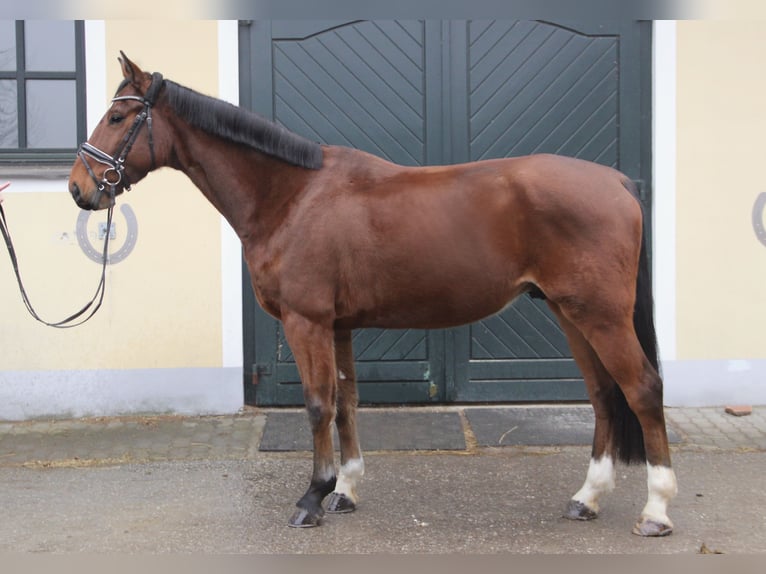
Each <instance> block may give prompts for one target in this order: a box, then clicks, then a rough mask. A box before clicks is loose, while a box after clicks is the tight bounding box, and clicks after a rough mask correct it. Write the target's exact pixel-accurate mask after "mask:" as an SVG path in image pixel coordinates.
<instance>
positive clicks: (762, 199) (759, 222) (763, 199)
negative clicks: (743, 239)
mask: <svg viewBox="0 0 766 574" xmlns="http://www.w3.org/2000/svg"><path fill="white" fill-rule="evenodd" d="M764 209H766V192H764V193H761V194H760V195H759V196H758V197H757V198H756V200H755V205H753V230H754V231H755V236H756V237H757V238H758V241H760V242H761V243H762V244H763V245H764V246H766V229H764V226H763V215H764Z"/></svg>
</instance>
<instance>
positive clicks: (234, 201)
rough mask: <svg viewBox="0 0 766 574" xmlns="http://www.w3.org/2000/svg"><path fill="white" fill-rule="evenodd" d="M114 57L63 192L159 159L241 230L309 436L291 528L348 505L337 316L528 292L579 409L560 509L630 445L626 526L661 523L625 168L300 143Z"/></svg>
mask: <svg viewBox="0 0 766 574" xmlns="http://www.w3.org/2000/svg"><path fill="white" fill-rule="evenodd" d="M120 54H121V57H120V58H119V62H120V64H121V66H122V73H123V77H124V79H123V81H122V82H121V84H120V86H119V87H118V89H117V91H116V93H115V97H114V98H113V100H112V103H111V106H110V107H109V109H108V110H107V112H106V114H105V115H104V117H103V118H102V119H101V121H100V123H99V124H98V125H97V127H96V128H95V129H94V131H93V133H92V135H91V136H90V139H89V140H88V141H87V142H85V143H83V144H82V145H81V147H80V148H79V150H78V158H77V159H76V160H75V163H74V165H73V167H72V171H71V175H70V178H69V191H70V193H71V194H72V196H73V198H74V200H75V201H76V203H77V205H78V206H80V207H81V208H83V209H89V210H97V209H105V208H110V207H111V206H113V205H114V202H115V198H116V196H118V195H119V194H121V193H122V192H123V191H124V190H127V189H129V188H130V185H131V184H133V183H137V182H139V181H141V179H143V178H144V177H145V176H146V175H147V173H149V172H150V171H152V170H155V169H158V168H160V167H170V168H173V169H177V170H180V171H182V172H183V173H185V174H186V175H187V176H188V177H189V178H190V179H191V181H192V182H193V183H194V184H195V185H196V186H197V187H198V188H199V189H200V191H201V192H202V193H203V194H204V195H205V197H206V198H207V199H208V200H209V201H210V203H212V204H213V206H214V207H215V208H216V209H217V210H218V211H219V212H220V213H221V214H222V215H223V216H224V217H225V218H226V220H227V221H228V222H229V224H230V225H231V226H232V228H233V229H234V230H235V232H236V233H237V235H238V236H239V238H240V240H241V241H242V248H243V255H244V258H245V261H246V263H247V266H248V269H249V272H250V276H251V280H252V285H253V289H254V291H255V296H256V298H257V300H258V303H259V304H260V305H261V306H262V307H263V309H264V310H265V311H267V312H268V313H269V314H271V315H273V316H274V317H276V318H277V319H279V320H280V321H282V324H283V326H284V332H285V335H286V337H287V341H288V343H289V345H290V348H291V349H292V351H293V353H294V356H295V360H296V363H297V365H298V370H299V373H300V378H301V382H302V388H303V395H304V399H305V407H306V410H307V413H308V418H309V421H310V426H311V432H312V435H313V472H312V475H311V480H310V483H309V486H308V489H307V490H306V492H305V494H304V495H303V496H302V497H301V498H300V500H298V502H297V504H296V506H297V509H296V510H295V512H294V514H293V515H292V516H291V517H290V519H289V522H288V524H289V525H290V526H294V527H309V526H316V525H318V524H320V521H321V519H322V517H323V515H324V513H325V509H324V508H323V506H322V503H323V500H324V499H325V498H328V500H327V503H326V511H327V512H331V513H344V512H351V511H353V510H355V509H356V506H357V503H358V495H357V486H358V483H359V480H360V479H361V477H362V475H363V474H364V459H363V456H362V451H361V449H360V446H359V440H358V437H357V421H356V410H357V403H358V395H357V389H356V376H355V371H354V358H353V352H352V348H351V332H352V330H353V329H357V328H362V327H379V328H389V329H399V328H418V329H434V328H445V327H454V326H458V325H463V324H467V323H470V322H474V321H477V320H479V319H482V318H484V317H487V316H489V315H492V314H493V313H497V312H499V311H501V310H502V309H503V308H504V307H506V306H507V305H508V304H510V303H511V301H513V300H514V298H516V297H517V296H520V295H522V294H532V295H535V296H538V297H543V298H544V299H545V300H546V301H547V305H548V306H549V307H550V309H551V310H552V312H553V313H554V314H555V316H556V317H557V318H558V320H559V322H560V324H561V326H562V329H563V331H564V333H565V334H566V336H567V339H568V341H569V345H570V348H571V350H572V353H573V355H574V358H575V360H576V362H577V365H578V366H579V368H580V370H581V372H582V375H583V378H584V380H585V383H586V387H587V390H588V395H589V398H590V401H591V404H592V406H593V409H594V412H595V430H594V437H593V447H592V451H591V459H590V465H589V467H588V471H587V474H586V477H585V482H584V484H583V486H582V488H581V489H580V490H578V491H577V492H576V493H575V494H574V495H573V497H572V498H571V500H570V501H569V504H568V506H567V508H566V511H565V516H566V517H568V518H571V519H575V520H590V519H593V518H596V516H597V514H598V511H599V498H600V497H601V496H602V495H603V494H604V493H606V492H608V491H610V490H611V489H612V488H613V487H614V483H615V466H614V465H615V462H616V461H618V460H621V461H623V462H626V463H630V462H640V463H644V462H645V463H646V467H647V484H648V499H647V502H646V505H645V507H644V508H643V511H642V512H641V514H640V516H639V519H638V521H637V523H636V525H635V527H634V528H633V532H634V533H636V534H639V535H643V536H663V535H666V534H669V533H670V532H672V529H673V524H672V522H671V521H670V519H669V518H668V515H667V506H668V503H669V501H670V500H671V499H672V498H673V496H675V494H676V491H677V486H676V478H675V473H674V471H673V470H672V468H671V461H670V452H669V448H668V439H667V433H666V427H665V419H664V412H663V402H662V380H661V378H660V375H659V372H658V371H659V367H658V360H657V344H656V338H655V333H654V323H653V317H652V314H653V303H652V296H651V286H650V283H649V276H648V265H647V255H646V239H645V235H644V233H643V226H644V223H643V213H642V207H641V203H640V201H639V198H638V197H637V193H636V188H635V186H634V185H633V183H632V182H631V181H630V179H628V178H627V177H626V176H625V175H623V174H622V173H620V172H618V171H616V170H614V169H612V168H609V167H605V166H602V165H599V164H595V163H590V162H586V161H582V160H578V159H573V158H567V157H561V156H555V155H532V156H526V157H518V158H509V159H494V160H486V161H477V162H473V163H465V164H460V165H449V166H429V167H403V166H400V165H395V164H393V163H390V162H388V161H385V160H383V159H381V158H378V157H375V156H373V155H370V154H368V153H365V152H362V151H360V150H356V149H351V148H347V147H340V146H330V145H320V144H318V143H315V142H311V141H309V140H307V139H305V138H303V137H301V136H299V135H297V134H294V133H292V132H290V131H288V130H286V129H285V128H283V127H281V126H278V125H277V124H275V123H273V122H270V121H268V120H266V119H264V118H262V117H261V116H259V115H257V114H254V113H252V112H249V111H246V110H244V109H242V108H239V107H237V106H234V105H232V104H229V103H226V102H223V101H221V100H217V99H215V98H212V97H209V96H206V95H203V94H200V93H198V92H196V91H193V90H191V89H189V88H186V87H184V86H181V85H179V84H177V83H174V82H172V81H170V80H167V79H164V78H163V77H162V75H161V74H159V73H153V74H150V73H146V72H144V71H142V70H141V69H140V68H139V67H138V66H137V65H136V64H135V63H134V62H132V61H130V60H129V59H128V58H127V57H126V56H125V54H124V53H122V52H121V53H120ZM104 150H106V151H104ZM333 422H334V423H335V425H336V427H337V430H338V436H339V439H340V468H339V471H338V472H337V473H336V469H335V464H334V449H333V439H332V428H331V427H332V424H333Z"/></svg>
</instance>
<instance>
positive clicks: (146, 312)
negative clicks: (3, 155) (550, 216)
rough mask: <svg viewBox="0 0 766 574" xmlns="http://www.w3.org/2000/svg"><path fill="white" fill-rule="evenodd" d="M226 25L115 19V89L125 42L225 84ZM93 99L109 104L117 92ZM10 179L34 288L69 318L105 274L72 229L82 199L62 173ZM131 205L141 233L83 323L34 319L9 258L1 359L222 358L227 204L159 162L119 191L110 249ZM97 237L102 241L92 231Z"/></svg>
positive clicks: (41, 302) (25, 362)
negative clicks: (57, 326)
mask: <svg viewBox="0 0 766 574" xmlns="http://www.w3.org/2000/svg"><path fill="white" fill-rule="evenodd" d="M217 32H218V27H217V22H215V21H187V22H182V23H177V24H176V25H174V26H167V25H166V24H165V23H163V22H153V21H124V20H123V21H113V22H106V23H105V38H106V53H107V57H106V71H105V76H106V80H107V81H106V83H107V86H106V93H107V94H108V95H109V96H111V94H112V93H113V92H114V89H115V88H116V87H117V85H118V84H119V81H120V80H121V73H120V66H119V64H118V62H117V56H118V55H119V50H124V51H125V53H126V54H128V56H129V57H130V58H131V59H132V60H133V61H134V62H136V63H137V64H139V65H140V66H143V67H145V69H146V70H147V71H160V72H162V73H163V75H164V76H165V77H168V78H171V79H173V80H175V81H177V82H179V83H182V84H186V85H189V86H190V87H194V88H195V89H198V90H199V91H202V92H206V93H209V94H211V95H216V92H217V87H218V51H217V47H218V35H217ZM94 105H95V106H98V107H100V108H101V110H102V112H103V111H106V108H107V105H108V101H104V102H89V106H94ZM35 186H39V189H40V191H39V192H36V188H35ZM12 187H13V188H15V190H19V189H20V188H22V187H23V188H24V193H7V194H6V202H5V204H4V206H5V210H6V214H7V217H8V219H9V225H10V227H11V231H12V233H13V236H14V241H15V243H16V246H17V250H18V254H19V258H20V262H21V266H22V273H23V277H24V280H25V282H26V284H27V288H28V292H29V295H30V297H31V299H32V301H33V304H34V305H35V306H36V307H38V311H39V313H40V314H41V315H42V316H43V317H44V318H46V319H49V320H58V319H61V318H63V317H65V316H67V315H68V314H70V313H72V312H74V311H75V310H76V309H78V308H79V307H80V306H82V305H83V304H84V303H85V302H86V301H87V300H88V299H89V298H90V296H91V295H92V293H93V292H94V291H95V288H96V284H97V281H98V277H99V266H98V265H97V264H96V263H94V262H93V261H91V260H89V259H88V258H87V257H86V256H85V255H84V254H83V252H82V250H81V249H80V247H79V245H78V243H77V241H76V239H75V227H76V221H77V217H78V215H79V214H80V210H79V209H78V208H77V207H76V206H75V204H74V202H73V201H72V199H71V198H70V197H69V194H68V193H67V191H66V181H65V180H60V181H51V182H39V181H37V182H35V181H32V182H28V183H26V184H25V183H24V182H14V184H13V186H12ZM59 188H60V191H59ZM122 205H128V206H130V208H131V209H132V210H133V212H134V214H135V216H136V218H137V222H138V240H137V244H136V246H135V249H134V250H133V252H132V253H131V254H130V255H129V256H128V257H127V258H126V259H125V260H124V261H122V262H120V263H117V264H115V265H112V266H110V267H109V268H108V275H107V291H106V297H105V299H104V304H103V307H102V309H101V310H100V311H99V312H98V313H97V315H96V316H95V317H94V318H93V319H92V320H91V322H89V323H88V324H86V325H83V326H81V327H78V328H75V329H69V330H64V331H58V330H54V329H50V328H48V327H45V326H42V325H40V324H38V323H36V322H34V321H33V319H32V318H31V317H29V316H28V315H27V314H26V311H25V309H24V308H23V306H22V304H21V301H20V297H19V296H18V295H17V288H16V285H15V282H14V279H13V276H12V274H11V272H10V265H6V264H5V263H4V264H3V268H5V270H4V271H3V272H1V273H0V292H2V293H3V299H4V305H3V320H2V322H0V348H2V349H3V353H0V371H4V370H9V371H13V370H17V371H18V370H30V371H31V370H59V369H60V370H83V369H85V370H88V369H151V368H189V367H219V366H221V361H222V345H221V337H222V332H221V331H222V326H221V325H222V319H221V296H222V290H221V219H220V216H219V215H218V213H217V212H216V211H215V210H214V209H213V208H212V206H211V205H210V204H209V203H207V201H206V200H205V199H204V197H203V196H202V195H201V194H200V193H199V191H198V190H197V189H196V188H195V187H194V186H193V185H191V183H190V182H189V181H188V180H187V179H186V177H185V176H183V175H182V174H180V173H177V172H173V171H171V170H160V171H158V172H155V173H153V174H150V175H149V176H148V177H147V178H146V179H145V180H144V181H142V182H140V183H139V184H138V185H136V186H134V188H133V191H131V192H129V193H127V194H125V195H124V196H122V197H121V198H120V199H118V209H117V210H115V223H116V233H117V237H116V239H115V241H114V248H113V251H114V250H117V249H119V248H120V247H121V245H122V244H123V243H124V239H125V232H126V221H125V219H124V217H123V216H122V215H121V213H120V212H119V207H120V206H122ZM105 219H106V216H105V212H98V213H94V214H92V215H91V217H90V219H89V224H88V229H89V232H90V234H91V235H95V233H96V228H97V225H98V222H100V221H105ZM92 244H93V245H94V247H97V248H99V249H100V245H101V244H100V242H99V241H97V240H96V239H95V238H93V240H92Z"/></svg>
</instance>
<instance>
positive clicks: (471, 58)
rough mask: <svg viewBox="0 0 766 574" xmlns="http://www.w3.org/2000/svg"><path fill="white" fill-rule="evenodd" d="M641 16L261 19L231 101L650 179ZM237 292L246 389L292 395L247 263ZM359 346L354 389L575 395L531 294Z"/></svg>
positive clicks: (359, 141)
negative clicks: (461, 323)
mask: <svg viewBox="0 0 766 574" xmlns="http://www.w3.org/2000/svg"><path fill="white" fill-rule="evenodd" d="M649 30H650V28H649V27H648V26H646V25H641V24H638V23H630V22H629V23H624V24H613V25H610V26H609V27H606V26H578V25H577V24H567V25H562V24H554V23H547V22H530V21H470V22H466V21H450V22H447V21H425V22H423V21H385V22H377V21H376V22H315V21H305V22H301V21H290V22H276V21H272V22H265V21H257V22H252V23H251V24H249V25H248V26H243V27H242V31H241V37H240V45H241V48H242V49H241V58H242V62H243V65H242V66H241V69H242V72H241V85H242V94H241V101H242V102H243V104H244V105H248V102H249V103H250V105H251V107H252V108H253V109H255V110H256V111H258V112H260V113H262V114H264V115H266V116H268V117H271V118H274V119H276V120H277V121H278V122H280V123H282V124H284V125H285V126H287V127H288V128H289V129H291V130H294V131H296V132H298V133H301V134H303V135H305V136H307V137H310V138H313V139H315V140H317V141H321V142H325V143H330V144H340V145H348V146H351V147H356V148H360V149H364V150H366V151H369V152H371V153H374V154H376V155H379V156H382V157H385V158H388V159H390V160H391V161H395V162H397V163H401V164H406V165H424V164H443V163H454V162H459V161H473V160H478V159H483V158H489V157H508V156H513V155H523V154H527V153H533V152H543V151H544V152H554V153H561V154H564V155H572V156H577V157H581V158H584V159H589V160H592V161H598V162H601V163H605V164H607V165H613V166H615V167H618V168H620V169H622V170H624V171H625V172H626V173H628V175H630V176H631V177H633V178H634V179H642V178H643V179H647V174H648V170H649V164H648V161H647V160H646V158H645V157H642V150H643V149H648V147H647V144H648V130H647V129H646V125H645V124H646V119H647V118H648V108H647V100H646V94H647V93H648V81H647V80H646V79H645V76H646V75H647V73H648V71H647V69H646V68H645V67H642V66H643V64H644V63H648V61H649V58H648V51H647V50H646V46H647V45H648V32H649ZM644 155H646V154H644ZM531 240H534V239H533V238H531ZM244 293H245V353H246V357H245V364H246V371H247V370H248V369H247V367H252V370H251V371H250V372H248V373H247V375H248V376H247V377H246V382H245V385H246V386H245V388H246V398H247V401H248V402H249V403H255V404H262V405H273V404H300V403H301V402H302V394H301V391H300V385H299V381H298V374H297V369H296V367H295V364H294V362H293V360H292V354H291V352H290V350H289V346H288V345H287V343H286V342H285V340H284V334H283V332H282V330H281V327H280V325H279V324H278V322H276V321H274V320H273V319H271V318H270V317H268V316H267V315H266V314H265V313H263V312H262V311H261V310H260V309H259V308H258V306H257V305H256V304H255V301H254V297H253V295H252V290H251V289H250V287H249V280H247V279H246V281H245V286H244ZM354 347H355V354H356V357H357V374H358V378H359V381H360V385H359V386H360V400H361V401H362V402H363V403H428V402H449V401H485V400H489V401H533V400H579V399H584V398H585V392H584V386H583V384H582V381H581V379H580V375H579V372H578V370H577V368H576V366H575V364H574V361H573V360H572V359H571V354H570V351H569V349H568V346H567V343H566V340H565V338H564V336H563V334H562V332H561V330H560V328H559V327H558V325H557V324H556V321H555V319H554V318H553V317H552V316H551V314H550V312H549V311H548V309H547V307H546V305H545V303H544V302H542V301H539V300H532V299H530V298H528V297H523V298H521V299H519V300H518V301H517V302H516V303H514V304H513V305H512V306H511V307H509V308H508V309H506V310H505V311H503V312H502V313H499V314H498V315H496V316H494V317H491V318H488V319H486V320H484V321H480V322H478V323H476V324H473V325H470V326H466V327H463V328H458V329H453V330H449V331H418V330H405V331H389V330H379V329H363V330H359V331H358V332H355V334H354ZM254 381H257V384H253V382H254Z"/></svg>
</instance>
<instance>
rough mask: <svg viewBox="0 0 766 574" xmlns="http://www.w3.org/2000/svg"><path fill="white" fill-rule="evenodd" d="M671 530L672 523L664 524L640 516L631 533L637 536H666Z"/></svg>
mask: <svg viewBox="0 0 766 574" xmlns="http://www.w3.org/2000/svg"><path fill="white" fill-rule="evenodd" d="M672 532H673V525H672V524H664V523H662V522H657V521H656V520H652V519H650V518H640V519H639V520H638V522H636V525H635V526H634V527H633V534H637V535H638V536H667V535H668V534H670V533H672Z"/></svg>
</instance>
